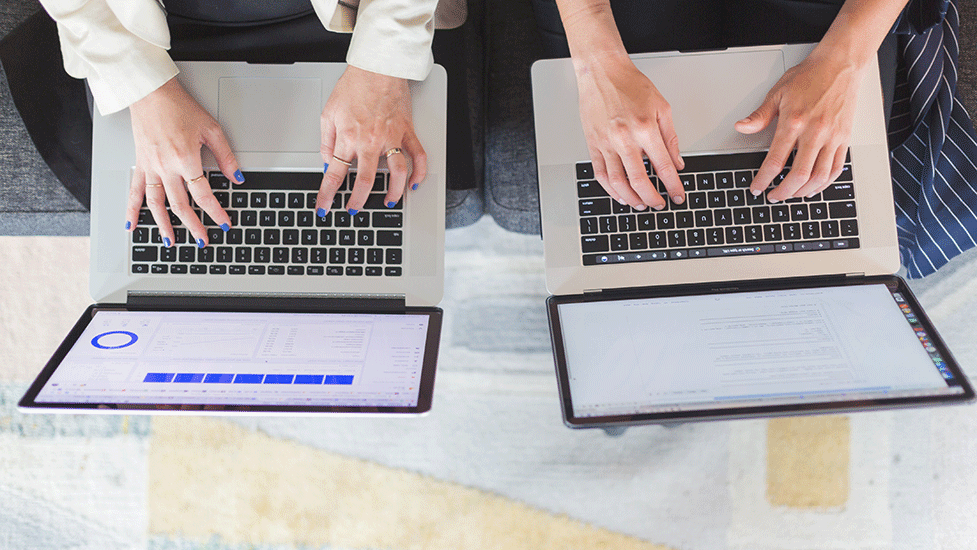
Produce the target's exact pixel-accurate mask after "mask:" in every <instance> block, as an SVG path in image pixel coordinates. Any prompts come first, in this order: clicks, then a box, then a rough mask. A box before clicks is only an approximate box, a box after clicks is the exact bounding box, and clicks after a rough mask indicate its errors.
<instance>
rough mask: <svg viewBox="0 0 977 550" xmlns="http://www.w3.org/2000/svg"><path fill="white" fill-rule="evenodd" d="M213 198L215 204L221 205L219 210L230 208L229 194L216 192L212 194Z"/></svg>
mask: <svg viewBox="0 0 977 550" xmlns="http://www.w3.org/2000/svg"><path fill="white" fill-rule="evenodd" d="M214 198H215V199H217V204H219V205H221V208H230V206H231V194H230V193H228V192H226V191H217V192H216V193H214Z"/></svg>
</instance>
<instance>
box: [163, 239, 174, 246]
mask: <svg viewBox="0 0 977 550" xmlns="http://www.w3.org/2000/svg"><path fill="white" fill-rule="evenodd" d="M171 244H173V241H171V240H170V238H169V237H163V246H165V247H166V248H169V247H170V245H171Z"/></svg>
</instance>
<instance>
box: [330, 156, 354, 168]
mask: <svg viewBox="0 0 977 550" xmlns="http://www.w3.org/2000/svg"><path fill="white" fill-rule="evenodd" d="M332 160H334V161H336V162H338V163H341V164H345V165H346V167H347V168H349V167H350V166H352V165H353V161H351V160H343V159H341V158H339V157H337V156H336V155H333V156H332Z"/></svg>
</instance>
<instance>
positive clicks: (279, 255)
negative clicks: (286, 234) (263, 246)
mask: <svg viewBox="0 0 977 550" xmlns="http://www.w3.org/2000/svg"><path fill="white" fill-rule="evenodd" d="M271 261H272V263H276V264H287V263H288V249H287V248H285V247H284V246H276V247H274V248H272V249H271Z"/></svg>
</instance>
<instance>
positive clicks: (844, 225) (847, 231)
mask: <svg viewBox="0 0 977 550" xmlns="http://www.w3.org/2000/svg"><path fill="white" fill-rule="evenodd" d="M841 235H842V236H843V237H854V236H855V235H858V221H857V220H841Z"/></svg>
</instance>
